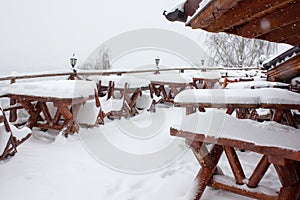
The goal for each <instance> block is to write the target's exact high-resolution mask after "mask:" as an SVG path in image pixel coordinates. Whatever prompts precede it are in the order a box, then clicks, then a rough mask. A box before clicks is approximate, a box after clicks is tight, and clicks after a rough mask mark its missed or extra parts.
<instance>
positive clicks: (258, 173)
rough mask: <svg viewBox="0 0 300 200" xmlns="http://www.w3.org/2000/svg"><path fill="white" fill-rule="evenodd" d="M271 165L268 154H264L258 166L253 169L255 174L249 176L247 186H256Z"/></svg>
mask: <svg viewBox="0 0 300 200" xmlns="http://www.w3.org/2000/svg"><path fill="white" fill-rule="evenodd" d="M269 166H270V162H269V160H268V157H267V156H266V155H263V157H262V158H261V159H260V161H259V162H258V164H257V167H256V168H255V170H254V171H253V174H252V175H251V177H250V178H249V181H248V184H247V186H248V187H250V188H256V187H257V186H258V184H259V182H260V181H261V179H262V178H263V176H264V175H265V173H266V172H267V170H268V168H269Z"/></svg>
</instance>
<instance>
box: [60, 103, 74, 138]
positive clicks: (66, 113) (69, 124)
mask: <svg viewBox="0 0 300 200" xmlns="http://www.w3.org/2000/svg"><path fill="white" fill-rule="evenodd" d="M77 106H78V105H75V106H73V110H74V111H75V113H76V112H77V111H76V110H77V109H79V108H77ZM58 109H59V112H61V114H62V116H63V117H64V119H65V121H64V124H63V127H65V128H66V129H65V130H64V134H65V136H66V137H68V134H69V133H74V132H78V131H79V125H78V124H77V123H76V122H75V120H74V118H73V117H74V116H73V114H72V113H71V111H70V110H69V109H68V107H67V105H60V106H59V108H58ZM75 113H74V114H75Z"/></svg>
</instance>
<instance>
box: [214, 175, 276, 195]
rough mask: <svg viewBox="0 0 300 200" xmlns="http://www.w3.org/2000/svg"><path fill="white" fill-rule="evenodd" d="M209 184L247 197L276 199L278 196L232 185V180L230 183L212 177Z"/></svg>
mask: <svg viewBox="0 0 300 200" xmlns="http://www.w3.org/2000/svg"><path fill="white" fill-rule="evenodd" d="M226 181H227V182H229V179H228V180H226ZM209 186H211V187H213V188H215V189H221V190H224V191H228V192H232V193H235V194H239V195H243V196H247V197H251V198H254V199H260V200H277V199H278V197H277V196H276V195H270V194H267V193H263V192H262V191H260V192H258V191H256V190H251V189H250V190H246V189H244V188H240V187H238V186H235V185H234V182H232V183H228V184H225V183H221V182H218V181H215V180H214V179H213V180H212V181H211V182H210V183H209Z"/></svg>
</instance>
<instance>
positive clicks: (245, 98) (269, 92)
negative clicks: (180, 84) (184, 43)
mask: <svg viewBox="0 0 300 200" xmlns="http://www.w3.org/2000/svg"><path fill="white" fill-rule="evenodd" d="M174 102H176V103H211V104H218V103H221V104H261V103H263V104H296V105H299V104H300V94H298V93H295V92H291V91H288V90H285V89H279V88H260V89H234V90H228V89H189V90H184V91H182V92H180V93H179V94H177V95H176V96H175V98H174Z"/></svg>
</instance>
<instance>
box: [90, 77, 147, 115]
mask: <svg viewBox="0 0 300 200" xmlns="http://www.w3.org/2000/svg"><path fill="white" fill-rule="evenodd" d="M93 80H94V81H96V82H98V93H99V94H102V95H101V96H105V95H106V98H107V100H110V101H111V104H114V105H116V106H114V105H112V106H111V105H110V107H112V108H111V109H110V113H109V115H108V116H109V117H117V118H120V117H122V116H123V117H129V116H133V115H136V114H137V113H138V110H137V108H136V101H137V99H138V97H139V96H141V95H142V91H145V90H149V83H150V81H149V80H146V79H142V78H137V77H135V76H115V75H112V76H97V77H94V78H93ZM121 101H122V102H121Z"/></svg>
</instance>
